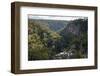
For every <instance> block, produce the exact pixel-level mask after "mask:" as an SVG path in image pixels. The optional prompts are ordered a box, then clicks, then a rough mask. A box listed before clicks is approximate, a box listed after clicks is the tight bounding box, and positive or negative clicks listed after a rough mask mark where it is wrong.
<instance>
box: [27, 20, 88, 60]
mask: <svg viewBox="0 0 100 76" xmlns="http://www.w3.org/2000/svg"><path fill="white" fill-rule="evenodd" d="M87 32H88V19H76V20H71V21H62V20H39V19H38V20H35V19H28V60H51V59H75V58H78V59H79V58H87V57H88V56H87V55H88V50H87V49H88V48H87V47H88V45H87V44H88V43H87V42H88V41H87V39H88V33H87Z"/></svg>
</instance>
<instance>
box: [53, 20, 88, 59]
mask: <svg viewBox="0 0 100 76" xmlns="http://www.w3.org/2000/svg"><path fill="white" fill-rule="evenodd" d="M87 22H88V20H87V19H84V20H83V19H79V20H74V21H70V22H69V23H68V25H67V27H66V28H64V29H63V30H62V31H61V32H60V35H61V36H62V37H63V40H62V43H63V46H62V47H64V48H66V47H67V50H64V49H63V50H62V51H61V52H60V53H58V54H56V55H55V56H54V58H55V59H72V58H87V54H88V50H87V47H88V46H87V37H88V36H87V31H88V25H87V24H88V23H87ZM66 43H67V44H66Z"/></svg>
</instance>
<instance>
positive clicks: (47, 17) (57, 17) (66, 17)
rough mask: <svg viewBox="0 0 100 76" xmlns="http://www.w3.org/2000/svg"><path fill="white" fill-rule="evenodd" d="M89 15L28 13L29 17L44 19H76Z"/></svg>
mask: <svg viewBox="0 0 100 76" xmlns="http://www.w3.org/2000/svg"><path fill="white" fill-rule="evenodd" d="M86 18H87V17H81V16H56V15H32V14H28V19H43V20H46V19H47V20H67V21H70V20H75V19H86Z"/></svg>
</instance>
